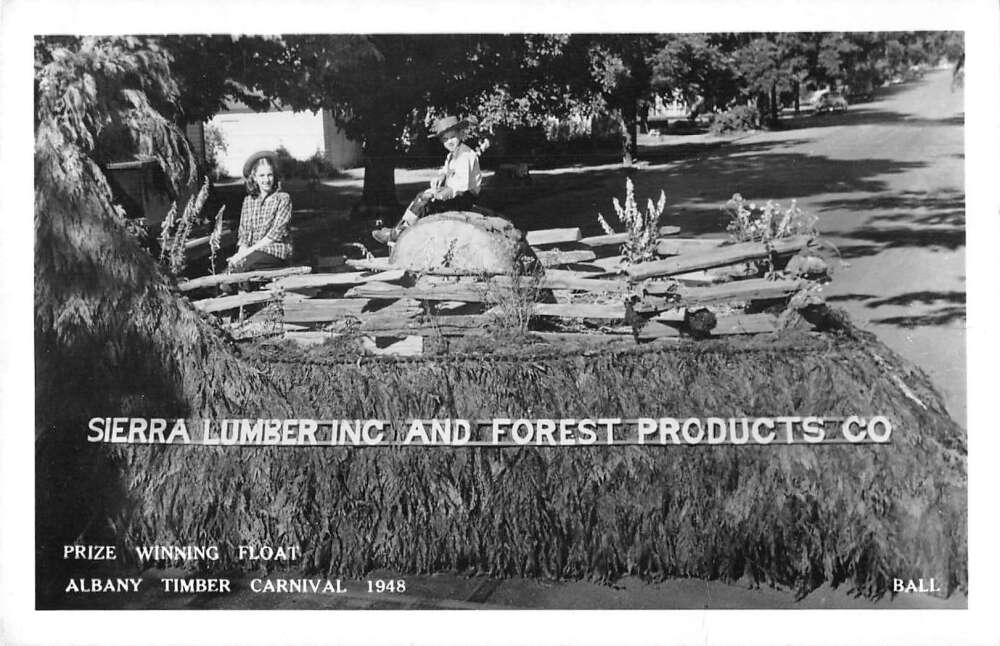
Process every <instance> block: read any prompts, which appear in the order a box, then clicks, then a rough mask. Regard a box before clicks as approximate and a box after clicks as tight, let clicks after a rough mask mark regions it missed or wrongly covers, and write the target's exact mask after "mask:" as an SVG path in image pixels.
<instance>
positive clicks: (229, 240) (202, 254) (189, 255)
mask: <svg viewBox="0 0 1000 646" xmlns="http://www.w3.org/2000/svg"><path fill="white" fill-rule="evenodd" d="M228 227H229V225H228V224H224V225H222V235H220V236H219V248H220V249H226V248H227V247H230V246H232V245H233V244H234V243H235V242H236V233H235V232H234V231H233V230H232V229H230V228H228ZM211 237H212V236H211V235H207V236H201V237H200V238H192V239H190V240H188V241H187V242H185V243H184V258H185V259H187V260H200V259H201V258H207V257H208V256H211V255H212V246H211V244H210V241H211ZM221 260H222V261H223V263H225V258H221Z"/></svg>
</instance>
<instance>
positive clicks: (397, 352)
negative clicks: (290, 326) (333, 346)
mask: <svg viewBox="0 0 1000 646" xmlns="http://www.w3.org/2000/svg"><path fill="white" fill-rule="evenodd" d="M338 336H340V335H338V334H332V333H330V332H323V331H306V332H286V333H285V335H284V337H283V338H285V339H287V340H289V341H292V342H294V343H296V344H298V345H302V346H313V345H320V344H322V343H324V342H325V341H326V340H327V339H335V338H337V337H338ZM360 339H361V346H362V347H363V348H364V349H365V351H366V352H368V353H369V354H374V355H394V356H401V357H413V356H419V355H421V354H423V349H424V339H423V337H421V336H404V337H400V338H399V339H397V340H395V341H394V342H392V343H389V344H388V345H386V344H385V343H384V342H383V343H382V344H380V343H379V341H378V339H377V338H376V337H372V336H361V337H360Z"/></svg>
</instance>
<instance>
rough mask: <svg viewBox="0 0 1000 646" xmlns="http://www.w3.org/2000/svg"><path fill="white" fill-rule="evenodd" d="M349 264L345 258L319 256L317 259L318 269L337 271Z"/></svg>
mask: <svg viewBox="0 0 1000 646" xmlns="http://www.w3.org/2000/svg"><path fill="white" fill-rule="evenodd" d="M346 262H347V258H345V257H344V256H318V257H317V258H316V269H336V268H337V267H343V266H344V265H345V264H346Z"/></svg>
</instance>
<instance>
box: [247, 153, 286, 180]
mask: <svg viewBox="0 0 1000 646" xmlns="http://www.w3.org/2000/svg"><path fill="white" fill-rule="evenodd" d="M262 159H266V160H267V161H269V162H271V169H272V170H274V172H275V174H277V172H278V153H276V152H274V151H273V150H259V151H257V152H255V153H254V154H252V155H250V157H249V158H248V159H247V161H246V163H245V164H243V177H250V173H251V172H252V171H253V167H254V166H255V165H256V164H257V162H259V161H260V160H262Z"/></svg>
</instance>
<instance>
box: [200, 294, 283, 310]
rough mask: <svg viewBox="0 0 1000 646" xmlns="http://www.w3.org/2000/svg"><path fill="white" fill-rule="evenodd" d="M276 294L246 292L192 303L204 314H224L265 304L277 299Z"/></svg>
mask: <svg viewBox="0 0 1000 646" xmlns="http://www.w3.org/2000/svg"><path fill="white" fill-rule="evenodd" d="M276 297H277V295H276V294H275V293H274V292H270V291H264V292H246V293H243V294H232V295H230V296H218V297H216V298H205V299H202V300H200V301H191V304H192V305H194V306H195V307H197V308H198V309H200V310H201V311H202V312H224V311H225V310H233V309H236V308H237V307H243V306H245V305H253V304H255V303H264V302H266V301H269V300H272V299H274V298H276Z"/></svg>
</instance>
